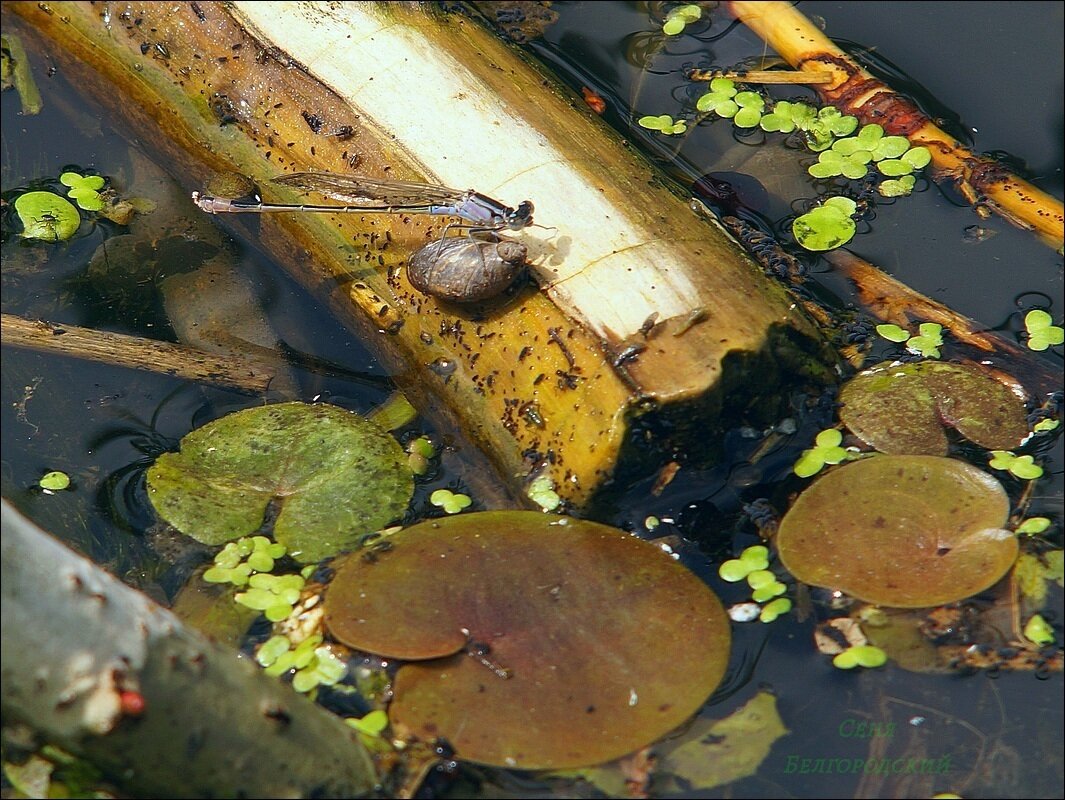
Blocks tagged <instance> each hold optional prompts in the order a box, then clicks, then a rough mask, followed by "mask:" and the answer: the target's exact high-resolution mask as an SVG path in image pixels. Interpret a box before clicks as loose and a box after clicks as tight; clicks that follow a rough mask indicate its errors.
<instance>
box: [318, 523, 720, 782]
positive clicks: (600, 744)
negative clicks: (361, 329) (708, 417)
mask: <svg viewBox="0 0 1065 800" xmlns="http://www.w3.org/2000/svg"><path fill="white" fill-rule="evenodd" d="M391 541H392V543H393V547H392V549H391V550H389V551H386V552H383V553H381V554H379V555H378V557H377V558H376V559H374V560H373V561H368V560H366V559H363V558H361V557H359V556H358V555H357V554H353V555H351V556H348V557H345V558H344V559H343V560H340V561H338V562H336V566H337V572H336V575H335V577H334V579H333V581H332V583H331V584H330V586H329V588H328V590H327V592H326V599H325V624H326V627H327V629H328V630H329V631H330V633H331V634H332V635H333V636H334V637H335V638H336V639H338V640H340V641H341V642H343V643H344V644H347V645H349V646H351V647H354V648H357V649H360V650H365V651H368V652H371V653H376V654H378V655H381V656H385V657H389V658H399V659H405V660H412V659H426V660H421V661H417V663H409V664H405V665H403V666H402V667H400V669H399V671H398V673H397V675H396V679H395V682H394V684H393V691H394V697H393V700H392V703H391V705H390V706H389V716H390V717H391V720H392V724H393V727H395V728H396V729H406V730H409V731H411V732H412V733H413V734H414V735H415V736H417V737H418V738H420V739H423V740H426V741H429V740H432V739H434V738H436V737H443V738H444V739H446V740H447V741H448V742H449V743H450V744H451V746H452V747H453V748H454V749H455V752H456V755H458V756H459V757H460V758H462V759H465V760H468V761H473V762H478V763H482V764H491V765H495V766H503V767H512V768H518V769H563V768H570V767H579V766H588V765H592V764H598V763H602V762H605V761H609V760H611V759H614V758H618V757H620V756H623V755H626V754H628V753H631V752H633V751H635V750H637V749H639V748H640V747H643V746H644V745H647V744H650V743H651V742H654V741H656V740H658V739H659V738H661V737H662V736H664V735H665V734H667V733H669V732H670V731H671V730H673V729H674V728H676V727H677V726H678V725H680V724H681V723H683V722H684V721H685V720H686V719H688V717H690V716H691V715H692V714H693V713H694V712H695V711H696V710H698V708H699V706H701V705H702V704H703V702H704V701H705V700H706V698H707V697H708V696H709V694H710V693H711V692H712V691H713V690H714V688H715V687H716V686H717V685H718V683H719V682H720V681H721V678H722V676H723V675H724V672H725V667H726V665H727V663H728V656H729V639H730V630H729V622H728V618H727V616H726V615H725V611H724V609H723V608H722V606H721V603H720V601H719V600H718V599H717V597H716V596H715V595H714V594H713V592H711V591H710V589H709V588H708V587H707V586H706V584H704V583H703V582H702V581H701V580H700V579H699V578H697V577H696V576H695V575H694V574H692V573H691V572H689V571H688V570H687V569H686V568H684V567H683V566H681V565H680V564H678V563H677V562H676V561H674V560H673V559H671V558H670V557H669V556H667V555H666V554H665V553H663V552H662V550H661V549H660V548H658V547H656V546H655V545H653V544H651V543H650V542H647V541H644V540H642V539H638V538H636V537H633V536H630V535H628V534H626V533H624V532H622V531H620V530H617V529H615V528H610V527H607V526H605V525H600V524H597V523H593V522H588V521H584V520H577V519H572V518H568V517H560V516H556V515H548V514H543V513H540V512H527V511H514V512H504V511H496V512H479V513H473V514H464V515H460V516H457V517H444V518H441V519H435V520H431V521H428V522H424V523H421V524H419V525H415V526H414V527H412V528H410V529H408V530H405V531H402V532H401V533H398V534H396V535H395V536H393V537H392V540H391Z"/></svg>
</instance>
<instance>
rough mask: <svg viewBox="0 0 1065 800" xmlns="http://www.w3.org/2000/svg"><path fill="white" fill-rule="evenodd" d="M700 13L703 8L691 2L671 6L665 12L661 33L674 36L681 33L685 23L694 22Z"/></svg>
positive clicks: (700, 15)
mask: <svg viewBox="0 0 1065 800" xmlns="http://www.w3.org/2000/svg"><path fill="white" fill-rule="evenodd" d="M702 15H703V10H702V9H701V8H699V6H697V5H695V4H692V3H689V4H687V5H683V6H677V7H676V8H672V9H670V10H669V13H668V14H666V20H665V22H664V23H663V24H662V33H664V34H666V35H667V36H676V35H677V34H678V33H682V32H683V31H684V28H685V27H686V26H687V25H690V24H691V23H693V22H696V21H697V20H698V19H699V18H700V17H702Z"/></svg>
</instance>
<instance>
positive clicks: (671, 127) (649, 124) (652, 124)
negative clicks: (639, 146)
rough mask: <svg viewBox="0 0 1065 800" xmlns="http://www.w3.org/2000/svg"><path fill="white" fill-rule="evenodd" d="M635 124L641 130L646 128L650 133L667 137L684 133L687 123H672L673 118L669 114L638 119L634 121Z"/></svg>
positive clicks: (681, 121)
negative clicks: (657, 133)
mask: <svg viewBox="0 0 1065 800" xmlns="http://www.w3.org/2000/svg"><path fill="white" fill-rule="evenodd" d="M636 124H637V125H639V126H640V127H641V128H647V129H648V130H652V131H659V132H660V133H664V134H667V135H670V136H672V135H676V134H680V133H684V132H685V131H686V130H687V129H688V123H687V122H685V121H684V120H682V119H681V120H676V121H674V119H673V117H671V116H669V114H661V115H660V116H657V117H653V116H647V117H640V118H639V119H638V120H636Z"/></svg>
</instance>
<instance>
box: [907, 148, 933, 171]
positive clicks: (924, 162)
mask: <svg viewBox="0 0 1065 800" xmlns="http://www.w3.org/2000/svg"><path fill="white" fill-rule="evenodd" d="M902 160H903V161H905V162H907V163H908V164H909V165H910V166H911V167H913V168H914V170H918V169H924V168H925V167H927V166H928V165H929V164H930V163H931V162H932V154H931V152H929V150H928V148H927V147H911V148H910V149H909V150H907V151H906V152H905V153H903V154H902Z"/></svg>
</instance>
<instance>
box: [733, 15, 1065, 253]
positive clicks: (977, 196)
mask: <svg viewBox="0 0 1065 800" xmlns="http://www.w3.org/2000/svg"><path fill="white" fill-rule="evenodd" d="M728 7H729V8H730V9H731V11H732V13H733V14H734V15H735V16H736V18H737V19H739V20H741V21H742V22H743V23H744V24H745V25H747V27H749V28H750V29H751V30H752V31H754V32H755V33H756V34H758V35H759V36H761V37H762V39H764V40H765V42H766V44H768V45H769V46H770V47H771V48H773V49H774V50H775V51H776V52H777V53H778V54H779V55H780V56H781V57H782V58H783V59H784V60H785V61H786V62H787V63H788V64H790V65H791V66H792V67H794V68H795V69H797V70H801V71H804V72H805V71H813V72H817V73H820V72H823V71H825V70H828V71H829V72H831V73H832V75H833V80H832V81H831V82H830V83H826V84H820V85H818V86H817V91H818V93H819V94H820V96H821V99H822V100H823V101H824V102H826V103H830V104H832V105H834V106H835V107H836V108H838V109H839V110H840V111H841V112H843V113H844V114H851V115H853V116H856V117H857V118H858V119H859V120H861V121H862V122H863V123H866V124H869V123H874V122H875V123H877V124H879V125H881V126H883V128H884V132H885V133H888V134H891V135H896V136H905V137H907V138H908V139H909V140H910V143H911V144H913V145H923V146H925V147H927V148H928V150H929V152H930V153H931V154H932V168H933V175H934V176H935V177H936V178H937V179H941V180H943V179H945V180H949V181H951V182H953V183H954V185H955V186H956V187H957V189H958V191H959V192H961V194H962V195H963V196H964V197H965V198H966V199H967V200H968V201H969V202H970V203H971V204H972V205H973V207H974V209H975V210H976V211H977V212H978V213H982V214H983V215H985V216H986V215H988V214H989V213H990V212H992V211H993V212H995V213H997V214H999V215H1000V216H1002V217H1004V218H1005V219H1007V220H1009V221H1010V222H1012V223H1013V224H1014V225H1017V226H1018V227H1021V228H1025V229H1027V230H1031V231H1033V232H1034V233H1036V234H1037V235H1038V236H1039V238H1040V239H1041V240H1042V241H1044V242H1046V243H1047V244H1049V245H1050V246H1051V247H1053V248H1054V249H1055V250H1058V249H1060V248H1061V247H1062V243H1063V241H1065V209H1063V206H1062V201H1061V200H1059V199H1057V198H1056V197H1053V196H1051V195H1050V194H1047V193H1046V192H1044V191H1043V190H1042V189H1039V188H1037V187H1035V186H1033V185H1032V184H1030V183H1029V182H1028V181H1026V180H1024V179H1023V178H1020V177H1018V176H1017V175H1014V174H1013V173H1012V172H1010V171H1009V170H1008V169H1007V168H1006V167H1005V166H1004V165H1003V164H1001V163H1000V162H998V161H995V160H994V159H991V158H988V157H986V156H980V155H976V154H974V153H973V152H971V151H970V150H969V149H968V148H966V147H965V146H963V145H962V144H961V143H960V142H958V141H957V140H956V139H955V138H954V137H953V136H951V135H950V134H948V133H946V132H945V131H943V130H941V129H940V128H939V127H938V126H936V125H935V124H934V123H933V122H932V121H931V120H930V119H929V118H928V117H927V116H925V114H924V113H923V112H922V111H921V110H920V109H919V108H918V107H917V105H916V104H915V103H914V102H913V101H911V100H909V99H908V98H906V97H903V96H902V95H900V94H898V93H897V92H895V91H894V90H893V89H892V88H891V87H890V86H887V85H886V84H885V83H883V82H882V81H879V80H877V79H876V78H875V77H873V75H872V74H871V73H869V72H868V71H866V70H865V69H863V68H862V66H861V65H860V64H858V62H857V61H855V60H854V59H853V58H851V57H850V56H849V55H848V54H847V53H846V52H844V51H843V50H842V49H840V48H839V47H837V46H836V44H835V43H834V42H832V40H831V39H829V38H828V37H827V36H826V35H825V34H824V33H823V32H822V31H821V30H820V29H819V28H817V26H816V25H814V24H813V23H812V22H811V21H810V20H809V19H807V18H806V17H805V16H804V15H803V14H802V12H801V11H799V10H798V9H796V8H795V7H793V6H792V4H791V3H787V2H780V1H779V0H762V2H749V1H748V0H733V2H730V3H728Z"/></svg>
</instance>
